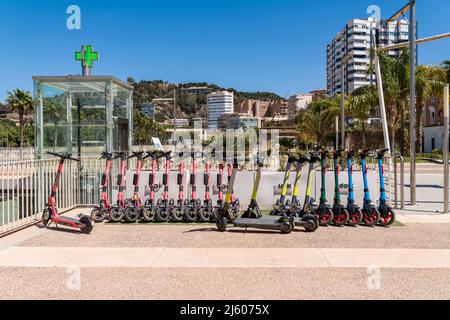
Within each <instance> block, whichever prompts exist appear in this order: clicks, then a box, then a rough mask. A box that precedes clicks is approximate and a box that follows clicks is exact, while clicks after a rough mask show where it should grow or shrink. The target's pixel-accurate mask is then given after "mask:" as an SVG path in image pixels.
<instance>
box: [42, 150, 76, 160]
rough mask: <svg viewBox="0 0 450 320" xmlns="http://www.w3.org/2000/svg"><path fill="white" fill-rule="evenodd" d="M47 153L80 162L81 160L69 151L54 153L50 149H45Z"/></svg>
mask: <svg viewBox="0 0 450 320" xmlns="http://www.w3.org/2000/svg"><path fill="white" fill-rule="evenodd" d="M47 153H48V154H50V155H52V156H55V157H58V158H62V159H67V160H73V161H77V162H80V161H81V160H80V159H78V158H74V157H72V155H71V154H70V153H56V152H51V151H47Z"/></svg>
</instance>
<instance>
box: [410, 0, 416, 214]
mask: <svg viewBox="0 0 450 320" xmlns="http://www.w3.org/2000/svg"><path fill="white" fill-rule="evenodd" d="M409 6H410V9H409V13H410V18H409V64H410V77H409V78H410V79H409V80H410V84H409V88H410V98H409V100H410V101H409V143H410V146H409V148H410V155H411V163H410V180H411V181H410V184H411V189H410V197H411V205H412V206H415V205H416V204H417V197H416V124H415V121H416V115H415V112H416V10H415V9H416V8H415V0H409Z"/></svg>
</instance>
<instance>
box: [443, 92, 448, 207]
mask: <svg viewBox="0 0 450 320" xmlns="http://www.w3.org/2000/svg"><path fill="white" fill-rule="evenodd" d="M448 108H449V85H448V84H446V85H445V87H444V150H442V151H443V154H444V213H448V211H449V204H448V198H449V195H448V193H449V190H448V189H449V176H448V174H449V167H448V152H449V141H448V138H449V129H450V128H449V127H450V124H449V119H448V118H449V111H450V110H449V109H448Z"/></svg>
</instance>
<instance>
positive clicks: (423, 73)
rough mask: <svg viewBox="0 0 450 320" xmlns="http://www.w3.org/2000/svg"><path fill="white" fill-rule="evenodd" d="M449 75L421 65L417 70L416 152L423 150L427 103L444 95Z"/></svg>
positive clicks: (436, 68)
mask: <svg viewBox="0 0 450 320" xmlns="http://www.w3.org/2000/svg"><path fill="white" fill-rule="evenodd" d="M446 78H447V74H446V71H445V69H444V68H442V67H439V66H428V65H420V66H418V67H417V69H416V152H422V149H423V122H422V114H423V110H424V109H425V107H426V103H427V101H428V100H429V99H430V98H432V97H433V96H438V95H440V94H442V89H443V87H444V83H445V82H446Z"/></svg>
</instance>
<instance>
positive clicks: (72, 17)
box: [66, 4, 81, 30]
mask: <svg viewBox="0 0 450 320" xmlns="http://www.w3.org/2000/svg"><path fill="white" fill-rule="evenodd" d="M66 13H67V14H68V15H69V17H67V20H66V26H67V29H69V30H81V9H80V7H79V6H77V5H74V4H73V5H70V6H68V7H67V10H66Z"/></svg>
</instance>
